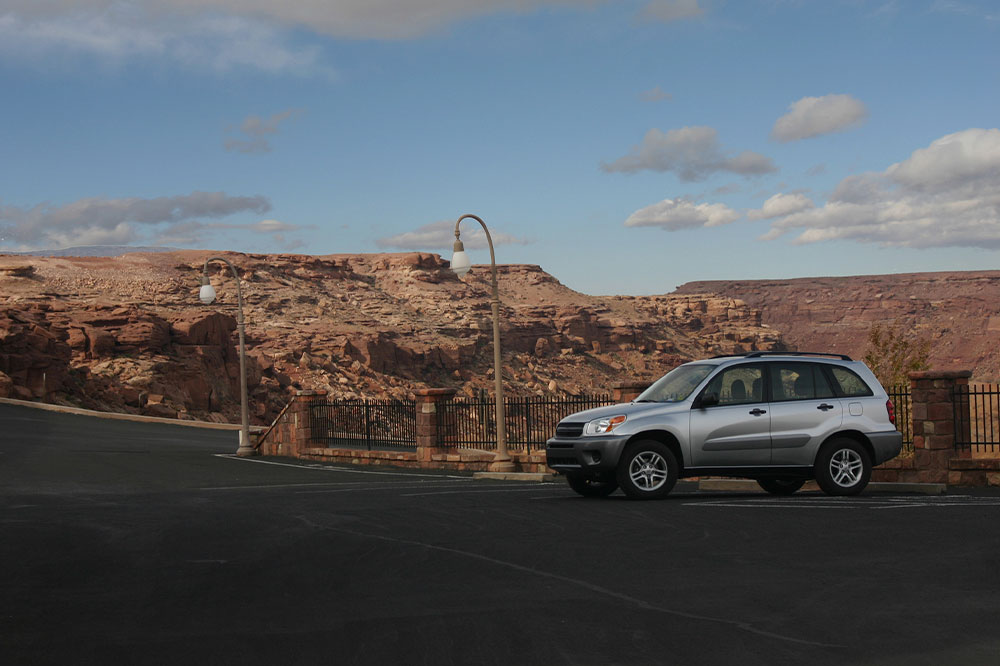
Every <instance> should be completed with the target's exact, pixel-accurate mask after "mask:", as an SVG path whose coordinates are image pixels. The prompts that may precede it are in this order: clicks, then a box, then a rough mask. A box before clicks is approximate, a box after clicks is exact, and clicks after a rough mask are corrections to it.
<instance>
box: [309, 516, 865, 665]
mask: <svg viewBox="0 0 1000 666" xmlns="http://www.w3.org/2000/svg"><path fill="white" fill-rule="evenodd" d="M297 518H298V519H299V520H300V521H301V522H302V523H304V524H306V525H307V526H309V527H311V528H313V529H319V530H328V531H331V532H339V533H341V534H349V535H351V536H356V537H361V538H364V539H377V540H379V541H386V542H389V543H399V544H404V545H408V546H416V547H418V548H425V549H427V550H435V551H439V552H443V553H449V554H452V555H458V556H461V557H467V558H470V559H474V560H479V561H481V562H487V563H489V564H493V565H496V566H501V567H505V568H508V569H512V570H514V571H520V572H522V573H528V574H532V575H535V576H540V577H542V578H548V579H550V580H556V581H560V582H563V583H567V584H569V585H573V586H576V587H580V588H583V589H586V590H589V591H590V592H594V593H596V594H600V595H602V596H605V597H610V598H612V599H617V600H618V601H623V602H625V603H627V604H630V605H632V606H636V607H638V608H641V609H643V610H648V611H654V612H657V613H663V614H665V615H672V616H674V617H682V618H685V619H688V620H697V621H701V622H712V623H716V624H722V625H728V626H730V627H733V628H736V629H739V630H741V631H746V632H748V633H752V634H756V635H758V636H764V637H767V638H773V639H775V640H779V641H783V642H786V643H795V644H797V645H808V646H811V647H821V648H838V649H846V648H847V647H848V646H846V645H838V644H834V643H821V642H818V641H810V640H806V639H803V638H796V637H794V636H785V635H784V634H778V633H774V632H772V631H765V630H763V629H759V628H757V627H755V626H754V625H752V624H750V623H749V622H741V621H740V620H727V619H725V618H720V617H712V616H710V615H700V614H698V613H688V612H685V611H679V610H675V609H672V608H665V607H663V606H658V605H656V604H652V603H650V602H648V601H644V600H642V599H638V598H636V597H633V596H631V595H628V594H625V593H623V592H618V591H616V590H612V589H609V588H606V587H602V586H600V585H596V584H594V583H591V582H588V581H586V580H581V579H579V578H572V577H570V576H563V575H560V574H556V573H552V572H549V571H543V570H541V569H534V568H532V567H526V566H523V565H520V564H516V563H514V562H508V561H506V560H500V559H497V558H495V557H490V556H488V555H482V554H480V553H474V552H471V551H468V550H460V549H458V548H449V547H447V546H438V545H435V544H432V543H426V542H423V541H415V540H413V539H401V538H399V537H391V536H385V535H380V534H369V533H367V532H359V531H357V530H349V529H344V528H342V527H331V526H329V525H319V524H317V523H315V522H314V521H311V520H309V519H307V518H306V517H304V516H297Z"/></svg>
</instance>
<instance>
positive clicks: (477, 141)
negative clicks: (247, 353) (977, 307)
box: [0, 0, 1000, 294]
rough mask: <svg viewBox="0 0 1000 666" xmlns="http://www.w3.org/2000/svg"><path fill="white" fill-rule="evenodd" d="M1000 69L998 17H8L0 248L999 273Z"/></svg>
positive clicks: (636, 268) (913, 12) (0, 64)
mask: <svg viewBox="0 0 1000 666" xmlns="http://www.w3.org/2000/svg"><path fill="white" fill-rule="evenodd" d="M998 45H1000V7H998V6H997V4H996V3H995V2H992V1H987V0H978V1H977V0H955V1H945V0H909V1H903V0H897V1H885V0H882V1H865V0H825V1H819V0H816V1H811V0H756V1H755V0H746V1H741V2H737V1H735V0H728V1H727V0H635V1H631V0H617V1H616V0H604V1H602V0H408V1H407V2H401V1H400V0H337V1H336V2H327V1H324V0H298V1H297V2H294V3H288V2H281V1H279V0H146V1H145V2H122V1H120V0H72V1H69V0H0V149H2V159H0V251H3V250H7V251H18V250H32V249H49V248H58V247H68V246H74V245H93V244H132V245H168V246H172V247H185V248H211V249H220V250H236V251H248V252H299V253H309V254H334V253H344V252H350V253H354V252H385V251H405V250H426V251H432V252H437V253H440V254H442V255H444V256H446V257H448V256H450V251H451V241H452V240H453V234H452V229H453V226H454V220H455V219H457V218H458V217H459V216H460V215H462V214H464V213H474V214H477V215H479V216H480V217H482V218H483V219H484V220H485V221H486V223H487V225H489V228H490V232H491V234H492V236H493V239H494V242H495V244H496V255H497V260H498V262H500V263H533V264H540V265H541V266H542V267H543V268H544V269H545V270H547V271H549V272H550V273H552V274H553V275H555V276H556V277H557V278H558V279H560V280H561V281H562V282H563V283H565V284H566V285H568V286H570V287H572V288H574V289H577V290H579V291H583V292H586V293H591V294H611V293H622V294H653V293H667V292H669V291H671V290H673V289H674V287H676V286H677V285H679V284H681V283H684V282H687V281H691V280H705V279H762V278H788V277H807V276H814V275H852V274H868V273H895V272H911V271H929V270H970V269H995V268H1000V252H998V249H1000V129H998V127H1000V46H998ZM477 226H478V225H475V224H474V223H472V222H469V221H467V222H463V226H462V230H463V240H465V241H466V247H467V248H468V249H469V250H470V253H471V254H472V259H473V261H474V262H485V261H488V260H489V255H488V252H487V251H486V250H485V249H483V239H482V237H481V234H479V233H478V229H477V228H476V227H477Z"/></svg>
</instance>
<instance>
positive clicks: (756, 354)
mask: <svg viewBox="0 0 1000 666" xmlns="http://www.w3.org/2000/svg"><path fill="white" fill-rule="evenodd" d="M759 356H833V357H836V358H839V359H840V360H841V361H853V360H854V359H852V358H851V357H850V356H848V355H847V354H834V353H833V352H804V351H755V352H750V353H749V354H746V358H757V357H759Z"/></svg>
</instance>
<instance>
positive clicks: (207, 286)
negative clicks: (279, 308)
mask: <svg viewBox="0 0 1000 666" xmlns="http://www.w3.org/2000/svg"><path fill="white" fill-rule="evenodd" d="M212 261H222V262H225V264H226V265H227V266H229V268H230V270H232V271H233V277H235V278H236V303H237V306H238V312H239V318H238V319H237V322H238V324H239V332H240V417H241V421H240V446H239V448H238V449H236V455H238V456H243V457H246V456H253V455H257V449H255V448H254V447H253V446H251V444H250V412H249V409H248V408H247V350H246V343H245V342H244V339H243V291H242V290H241V289H240V275H239V273H237V272H236V267H235V266H233V264H232V262H230V261H229V260H228V259H226V258H224V257H209V258H208V259H206V260H205V268H204V270H203V271H202V276H201V290H200V291H199V292H198V298H200V299H201V302H202V303H204V304H205V305H211V304H212V303H213V302H214V301H215V289H214V288H213V287H212V283H211V282H209V280H208V264H209V262H212Z"/></svg>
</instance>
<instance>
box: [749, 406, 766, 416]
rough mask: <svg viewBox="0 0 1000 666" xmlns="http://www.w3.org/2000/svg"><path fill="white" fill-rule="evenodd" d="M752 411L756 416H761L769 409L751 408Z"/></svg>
mask: <svg viewBox="0 0 1000 666" xmlns="http://www.w3.org/2000/svg"><path fill="white" fill-rule="evenodd" d="M750 413H751V414H753V415H754V416H760V415H761V414H767V410H766V409H759V408H755V409H751V410H750Z"/></svg>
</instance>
